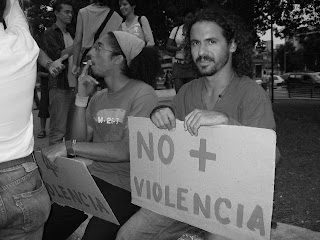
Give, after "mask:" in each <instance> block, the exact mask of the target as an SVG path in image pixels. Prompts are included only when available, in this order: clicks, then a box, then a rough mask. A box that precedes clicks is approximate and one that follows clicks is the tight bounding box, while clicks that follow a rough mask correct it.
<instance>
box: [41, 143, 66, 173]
mask: <svg viewBox="0 0 320 240" xmlns="http://www.w3.org/2000/svg"><path fill="white" fill-rule="evenodd" d="M42 155H43V161H44V163H45V165H46V166H47V168H48V169H51V170H52V171H53V173H54V174H55V175H56V176H57V177H58V174H57V172H58V166H57V165H56V163H55V161H56V159H57V157H66V156H67V150H66V146H65V144H64V142H63V143H58V144H56V145H53V146H49V147H46V148H43V149H42Z"/></svg>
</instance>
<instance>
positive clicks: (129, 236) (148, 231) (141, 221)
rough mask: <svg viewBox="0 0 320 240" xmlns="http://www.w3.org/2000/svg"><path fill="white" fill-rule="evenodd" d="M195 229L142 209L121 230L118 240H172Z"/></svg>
mask: <svg viewBox="0 0 320 240" xmlns="http://www.w3.org/2000/svg"><path fill="white" fill-rule="evenodd" d="M193 228H195V227H193V226H190V225H188V224H186V223H183V222H179V221H177V220H174V219H172V218H168V217H165V216H163V215H160V214H158V213H155V212H152V211H150V210H148V209H145V208H141V209H140V210H139V211H138V212H137V213H136V214H134V215H133V216H132V217H131V218H130V219H129V220H128V221H127V222H126V223H125V224H124V225H123V226H122V227H121V229H120V230H119V232H118V235H117V238H116V240H140V239H143V240H172V239H174V240H175V239H178V238H179V237H181V236H182V235H183V234H184V233H186V232H187V231H189V230H191V229H193Z"/></svg>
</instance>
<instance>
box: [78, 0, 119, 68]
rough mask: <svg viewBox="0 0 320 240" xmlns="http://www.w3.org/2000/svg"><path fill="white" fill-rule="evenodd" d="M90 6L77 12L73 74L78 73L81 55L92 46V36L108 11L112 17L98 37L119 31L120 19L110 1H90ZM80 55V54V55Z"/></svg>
mask: <svg viewBox="0 0 320 240" xmlns="http://www.w3.org/2000/svg"><path fill="white" fill-rule="evenodd" d="M90 3H91V4H90V5H88V6H86V7H84V8H82V9H80V10H79V13H78V18H77V29H76V36H75V39H74V48H73V59H74V64H73V68H72V72H73V74H77V73H78V72H79V71H80V66H81V62H80V60H81V58H82V57H83V56H82V54H83V53H84V52H85V50H86V49H90V48H91V47H92V46H93V44H94V35H95V33H96V32H97V31H98V29H99V27H100V26H101V24H102V23H103V22H104V20H105V19H106V17H107V16H108V14H109V12H110V11H113V12H112V15H111V17H110V19H109V20H108V22H107V24H106V25H105V27H104V29H103V30H102V32H101V34H100V36H104V35H105V34H107V33H108V32H112V31H116V30H118V29H119V27H120V24H121V22H122V17H121V16H120V15H119V14H118V13H117V12H115V11H114V10H113V9H111V6H112V5H111V4H112V1H111V0H90ZM81 53H82V54H81Z"/></svg>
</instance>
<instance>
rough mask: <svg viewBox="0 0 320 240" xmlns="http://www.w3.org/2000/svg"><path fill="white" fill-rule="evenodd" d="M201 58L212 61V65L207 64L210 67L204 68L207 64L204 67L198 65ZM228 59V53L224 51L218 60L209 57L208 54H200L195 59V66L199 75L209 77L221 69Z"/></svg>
mask: <svg viewBox="0 0 320 240" xmlns="http://www.w3.org/2000/svg"><path fill="white" fill-rule="evenodd" d="M201 60H206V61H211V62H213V63H214V65H213V66H211V67H210V66H209V67H210V68H209V69H206V68H208V66H206V67H202V66H199V65H198V63H199V62H201ZM228 61H229V54H228V53H225V54H224V55H223V56H222V57H221V58H220V60H218V61H217V62H216V61H215V60H214V59H213V58H211V57H209V56H200V57H198V58H197V59H196V61H195V62H196V66H197V68H198V71H199V73H200V75H201V76H205V77H209V76H213V75H214V74H216V73H217V72H218V71H219V70H221V69H222V68H223V67H224V66H225V65H226V64H227V62H228Z"/></svg>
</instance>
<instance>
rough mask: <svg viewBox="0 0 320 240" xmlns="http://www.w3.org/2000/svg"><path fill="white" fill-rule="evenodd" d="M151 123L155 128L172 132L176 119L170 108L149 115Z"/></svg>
mask: <svg viewBox="0 0 320 240" xmlns="http://www.w3.org/2000/svg"><path fill="white" fill-rule="evenodd" d="M151 121H152V122H153V123H154V125H156V126H157V128H160V129H168V130H174V129H175V128H176V117H175V116H174V114H173V112H172V111H171V109H170V108H160V109H158V110H157V111H155V112H154V113H153V114H152V115H151Z"/></svg>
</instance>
